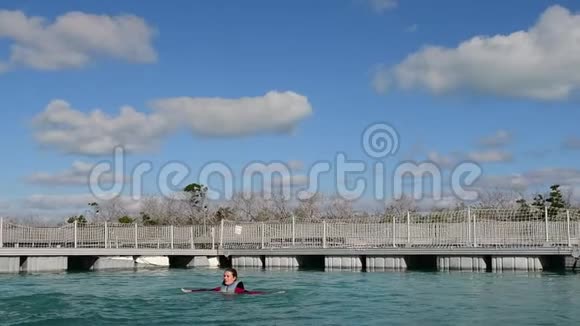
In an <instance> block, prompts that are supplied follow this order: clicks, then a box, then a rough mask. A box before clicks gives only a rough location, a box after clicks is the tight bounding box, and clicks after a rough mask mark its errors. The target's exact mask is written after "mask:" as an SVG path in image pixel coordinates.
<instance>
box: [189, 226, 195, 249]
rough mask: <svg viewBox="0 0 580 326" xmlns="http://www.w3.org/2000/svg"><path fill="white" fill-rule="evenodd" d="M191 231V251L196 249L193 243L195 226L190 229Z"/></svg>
mask: <svg viewBox="0 0 580 326" xmlns="http://www.w3.org/2000/svg"><path fill="white" fill-rule="evenodd" d="M189 231H190V235H191V239H190V240H191V249H195V244H194V243H193V225H192V226H191V228H190V229H189Z"/></svg>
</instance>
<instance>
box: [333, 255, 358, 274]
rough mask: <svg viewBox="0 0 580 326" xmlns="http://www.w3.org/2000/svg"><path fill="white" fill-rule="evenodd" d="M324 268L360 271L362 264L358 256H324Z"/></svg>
mask: <svg viewBox="0 0 580 326" xmlns="http://www.w3.org/2000/svg"><path fill="white" fill-rule="evenodd" d="M324 269H325V270H349V271H362V269H363V264H362V261H361V258H360V256H326V257H324Z"/></svg>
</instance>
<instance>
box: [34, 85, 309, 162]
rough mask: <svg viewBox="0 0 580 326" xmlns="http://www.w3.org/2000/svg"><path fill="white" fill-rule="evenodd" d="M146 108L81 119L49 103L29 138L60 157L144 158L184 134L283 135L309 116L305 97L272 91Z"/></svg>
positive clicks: (75, 112) (158, 102) (61, 102)
mask: <svg viewBox="0 0 580 326" xmlns="http://www.w3.org/2000/svg"><path fill="white" fill-rule="evenodd" d="M152 106H153V108H154V110H153V112H152V113H142V112H138V111H136V110H135V109H134V108H132V107H129V106H125V107H122V108H121V111H120V113H119V115H118V116H116V117H110V116H107V115H106V114H104V113H103V112H102V111H101V110H98V109H97V110H93V111H91V112H90V113H84V112H82V111H79V110H76V109H74V108H72V107H71V105H70V104H69V103H67V102H66V101H64V100H53V101H52V102H50V103H49V104H48V106H47V107H46V109H45V110H44V112H42V113H40V114H39V115H37V116H36V117H35V118H34V121H33V127H34V131H35V137H36V140H37V141H38V142H39V143H40V144H42V145H44V146H47V147H50V148H54V149H57V150H59V151H62V152H65V153H74V154H84V155H107V154H111V153H112V151H113V149H114V147H116V146H122V147H123V148H124V149H125V151H127V152H147V151H151V150H153V149H155V148H157V147H158V146H159V145H160V144H161V141H162V140H163V138H164V137H166V136H168V135H169V134H171V133H174V132H176V131H178V130H180V129H184V128H185V129H189V130H190V131H191V132H192V133H193V134H196V135H201V136H212V137H226V136H229V137H233V136H242V135H251V134H259V133H267V132H270V133H284V132H290V131H292V129H293V128H295V126H296V124H298V123H299V122H300V121H301V120H302V119H304V118H306V117H307V116H309V115H310V114H311V112H312V108H311V106H310V103H309V102H308V99H307V98H306V97H304V96H302V95H299V94H296V93H293V92H275V91H271V92H268V93H267V94H265V95H264V96H258V97H251V98H250V97H244V98H239V99H224V98H192V97H181V98H166V99H158V100H155V101H153V103H152Z"/></svg>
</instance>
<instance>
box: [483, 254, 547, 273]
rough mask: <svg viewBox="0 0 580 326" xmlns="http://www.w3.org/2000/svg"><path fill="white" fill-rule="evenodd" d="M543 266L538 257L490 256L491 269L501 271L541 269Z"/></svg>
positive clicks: (532, 270)
mask: <svg viewBox="0 0 580 326" xmlns="http://www.w3.org/2000/svg"><path fill="white" fill-rule="evenodd" d="M543 269H544V267H543V265H542V261H541V260H540V258H539V257H502V256H498V257H492V258H491V270H492V271H494V272H502V271H529V272H534V271H541V270H543Z"/></svg>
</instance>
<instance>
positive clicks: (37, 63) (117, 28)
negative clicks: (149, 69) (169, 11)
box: [0, 10, 157, 71]
mask: <svg viewBox="0 0 580 326" xmlns="http://www.w3.org/2000/svg"><path fill="white" fill-rule="evenodd" d="M156 33H157V32H156V31H155V29H154V28H152V27H151V26H148V25H147V23H146V22H145V20H144V19H143V18H140V17H137V16H134V15H119V16H108V15H93V14H87V13H82V12H78V11H74V12H68V13H66V14H64V15H61V16H58V17H56V18H55V20H54V22H48V21H47V19H46V18H44V17H32V16H26V14H25V13H23V12H21V11H8V10H0V39H3V38H4V39H8V41H9V42H10V58H9V61H7V62H6V63H5V64H3V66H4V70H6V69H11V68H14V67H18V66H26V67H30V68H35V69H41V70H57V69H66V68H79V67H83V66H86V65H87V64H89V63H90V62H91V61H93V60H95V59H96V58H97V57H111V58H118V59H123V60H127V61H130V62H140V63H149V62H155V61H156V60H157V54H156V52H155V49H154V48H153V45H152V43H151V42H152V39H153V37H154V36H155V35H156ZM2 70H3V69H2V64H1V63H0V71H2Z"/></svg>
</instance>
